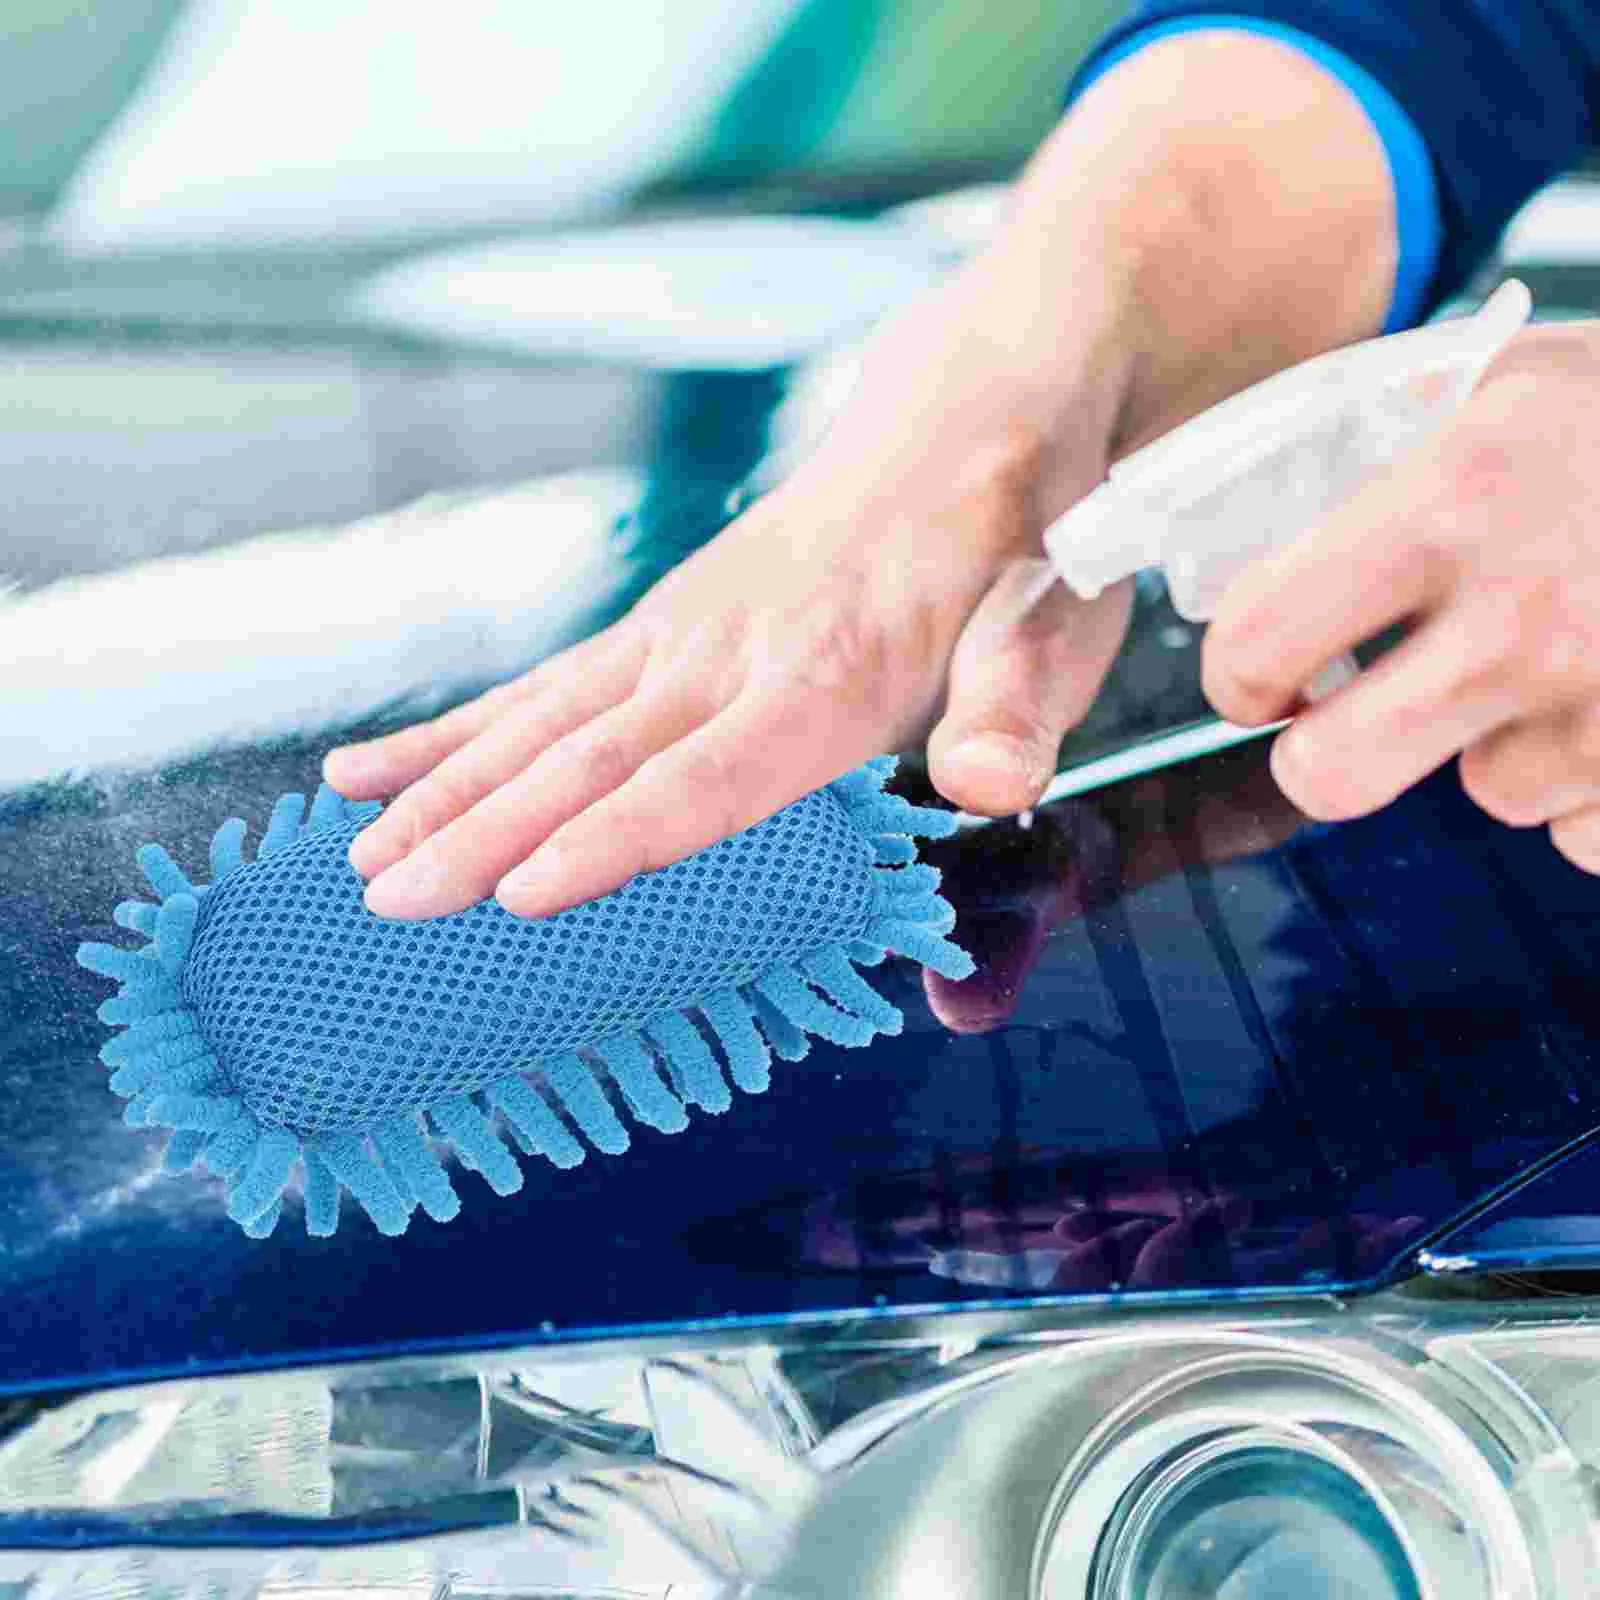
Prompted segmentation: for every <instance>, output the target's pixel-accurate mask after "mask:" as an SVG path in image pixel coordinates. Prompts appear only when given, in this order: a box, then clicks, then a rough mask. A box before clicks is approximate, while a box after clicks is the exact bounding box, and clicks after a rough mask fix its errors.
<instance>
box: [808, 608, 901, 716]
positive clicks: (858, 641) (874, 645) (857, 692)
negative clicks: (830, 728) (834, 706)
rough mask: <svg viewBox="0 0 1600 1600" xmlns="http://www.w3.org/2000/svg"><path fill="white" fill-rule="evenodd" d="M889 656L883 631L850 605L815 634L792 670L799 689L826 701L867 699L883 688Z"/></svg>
mask: <svg viewBox="0 0 1600 1600" xmlns="http://www.w3.org/2000/svg"><path fill="white" fill-rule="evenodd" d="M891 655H892V652H891V650H890V648H889V642H888V639H887V637H886V635H885V633H884V631H883V629H882V628H880V627H879V626H878V625H877V624H876V623H873V622H869V621H868V620H867V619H866V618H864V617H863V616H861V615H860V613H859V612H858V611H857V610H856V608H855V607H854V606H853V605H852V606H846V607H843V608H841V609H839V610H837V611H835V612H834V613H833V614H832V615H831V616H830V617H829V618H828V619H827V621H826V622H824V623H823V624H822V625H821V626H820V627H819V628H818V629H817V630H816V631H815V633H814V634H813V635H812V637H811V639H810V641H809V648H808V649H806V650H804V651H802V652H801V653H800V654H799V655H798V656H797V658H796V659H795V661H794V662H793V664H792V671H793V673H794V677H795V679H796V680H797V682H798V683H799V684H800V685H801V686H802V687H804V688H807V689H811V690H814V691H816V692H817V693H819V694H822V695H825V696H828V697H829V698H834V697H843V696H846V695H848V696H851V697H860V696H863V695H864V696H868V697H870V696H873V695H874V694H876V693H877V692H879V691H880V690H881V689H882V686H883V685H884V683H885V680H886V678H887V675H888V669H889V668H890V667H891V666H892V660H891Z"/></svg>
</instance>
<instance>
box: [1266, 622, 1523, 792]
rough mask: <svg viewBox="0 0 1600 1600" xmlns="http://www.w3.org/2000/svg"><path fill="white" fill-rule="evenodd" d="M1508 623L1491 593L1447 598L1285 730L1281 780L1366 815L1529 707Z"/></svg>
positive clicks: (1275, 761)
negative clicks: (1501, 650) (1507, 665)
mask: <svg viewBox="0 0 1600 1600" xmlns="http://www.w3.org/2000/svg"><path fill="white" fill-rule="evenodd" d="M1505 631H1506V630H1505V618H1504V616H1503V612H1502V608H1501V606H1500V604H1499V603H1498V602H1497V601H1495V600H1494V598H1493V597H1492V596H1490V597H1487V599H1483V598H1469V599H1465V600H1463V601H1462V602H1461V603H1459V604H1456V605H1451V606H1448V607H1447V608H1446V609H1445V610H1444V611H1443V612H1441V613H1440V615H1438V616H1437V617H1435V618H1434V619H1433V620H1432V621H1430V622H1429V623H1427V624H1426V625H1425V626H1424V627H1422V628H1421V629H1419V630H1418V631H1417V632H1416V633H1415V634H1414V635H1413V636H1412V637H1411V638H1410V639H1408V640H1407V641H1406V642H1405V643H1404V644H1402V645H1401V646H1399V647H1398V648H1397V649H1395V650H1393V651H1391V652H1390V653H1389V654H1388V655H1386V656H1384V657H1383V659H1382V660H1381V661H1379V662H1377V663H1376V665H1374V666H1373V667H1371V668H1369V669H1368V670H1367V671H1366V672H1364V673H1362V674H1361V676H1360V677H1358V678H1356V680H1355V681H1354V682H1353V683H1350V684H1349V685H1347V686H1346V687H1345V688H1343V689H1341V690H1339V691H1338V693H1336V694H1334V695H1333V696H1331V697H1330V698H1329V699H1327V700H1323V701H1320V702H1319V703H1318V704H1317V705H1315V706H1313V707H1312V708H1311V709H1310V710H1309V711H1307V712H1305V713H1303V714H1302V715H1301V716H1300V717H1299V718H1297V719H1296V720H1295V722H1294V723H1292V724H1291V725H1290V726H1289V727H1288V728H1286V729H1285V730H1284V731H1283V732H1282V733H1281V734H1279V735H1278V738H1277V741H1276V743H1275V744H1274V746H1273V749H1272V758H1271V760H1272V774H1273V777H1274V778H1275V779H1276V780H1277V782H1278V786H1279V788H1281V789H1282V790H1283V792H1284V794H1285V795H1286V796H1287V797H1288V798H1289V799H1290V800H1291V801H1293V802H1294V804H1295V805H1297V806H1298V807H1299V808H1300V809H1301V810H1302V811H1304V812H1305V813H1306V814H1307V815H1308V816H1311V817H1316V818H1319V819H1320V820H1323V821H1329V822H1333V821H1343V820H1346V819H1348V818H1351V817H1359V816H1365V815H1366V814H1367V813H1369V812H1372V811H1376V810H1377V809H1378V808H1379V807H1381V806H1385V805H1387V804H1388V803H1389V802H1390V801H1391V800H1393V799H1394V798H1395V797H1396V796H1397V795H1399V794H1400V793H1401V792H1402V791H1404V790H1405V789H1408V788H1410V786H1411V785H1412V784H1413V783H1416V782H1418V781H1419V780H1420V779H1422V778H1425V777H1426V776H1427V775H1428V774H1429V773H1430V772H1432V771H1434V770H1435V769H1436V768H1437V767H1440V766H1442V765H1443V764H1444V763H1445V762H1446V761H1448V760H1449V759H1450V758H1451V757H1452V756H1454V755H1456V754H1457V753H1458V752H1459V751H1461V750H1464V749H1466V748H1467V746H1468V745H1471V744H1475V743H1476V742H1477V741H1478V740H1479V739H1481V738H1483V737H1484V736H1485V735H1486V734H1488V733H1489V732H1491V731H1492V730H1493V729H1495V728H1498V727H1500V726H1502V725H1503V724H1505V723H1507V722H1509V721H1511V720H1512V719H1513V718H1514V717H1516V716H1517V715H1518V714H1519V713H1520V712H1521V710H1522V709H1523V707H1522V704H1521V700H1522V696H1521V694H1520V693H1519V690H1518V687H1517V684H1516V681H1515V677H1514V675H1513V674H1512V673H1511V672H1509V671H1507V670H1504V669H1503V668H1502V666H1501V665H1500V658H1499V655H1498V653H1497V652H1498V645H1497V643H1496V641H1498V640H1500V639H1501V638H1502V637H1503V636H1504V634H1505Z"/></svg>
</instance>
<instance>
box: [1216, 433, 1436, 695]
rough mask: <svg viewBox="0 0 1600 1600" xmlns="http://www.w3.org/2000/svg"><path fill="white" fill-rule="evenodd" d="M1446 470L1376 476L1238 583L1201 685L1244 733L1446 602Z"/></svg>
mask: <svg viewBox="0 0 1600 1600" xmlns="http://www.w3.org/2000/svg"><path fill="white" fill-rule="evenodd" d="M1430 472H1431V473H1432V474H1433V476H1429V475H1428V474H1429V473H1430ZM1437 472H1438V469H1437V466H1436V465H1434V463H1433V461H1432V459H1431V458H1430V459H1429V460H1428V461H1426V462H1424V463H1420V464H1418V465H1417V466H1415V467H1410V468H1408V469H1406V470H1404V471H1400V472H1394V473H1389V474H1384V475H1382V476H1380V477H1378V478H1376V479H1374V480H1372V481H1371V482H1370V483H1368V484H1367V485H1366V486H1365V487H1364V488H1363V489H1361V490H1360V491H1359V492H1358V493H1357V494H1356V495H1355V496H1354V498H1353V499H1351V500H1350V501H1349V502H1348V503H1347V504H1346V505H1344V506H1341V507H1340V508H1339V510H1337V511H1336V512H1334V514H1333V516H1332V517H1331V518H1330V519H1329V520H1328V521H1326V522H1325V523H1323V524H1322V526H1320V527H1319V528H1316V529H1314V530H1313V531H1312V532H1310V533H1308V534H1307V535H1305V536H1304V537H1302V538H1300V539H1297V540H1296V541H1295V542H1294V543H1292V544H1290V545H1289V546H1287V547H1286V548H1285V549H1283V550H1280V551H1277V552H1275V553H1274V554H1272V555H1270V556H1267V557H1265V558H1264V559H1263V560H1261V561H1258V562H1255V563H1253V564H1252V565H1250V566H1248V567H1246V568H1245V570H1244V571H1243V572H1242V573H1241V574H1240V575H1239V576H1238V577H1237V578H1236V579H1235V580H1234V582H1233V583H1232V584H1231V585H1230V586H1229V588H1228V589H1227V591H1226V593H1225V594H1224V595H1223V597H1222V600H1221V603H1220V604H1219V605H1218V607H1217V610H1216V614H1215V616H1214V617H1213V618H1212V621H1211V625H1210V627H1209V628H1208V629H1207V631H1206V638H1205V643H1204V645H1203V647H1202V651H1201V684H1202V687H1203V688H1204V690H1205V693H1206V698H1207V699H1208V700H1210V702H1211V704H1212V705H1213V706H1214V707H1215V708H1216V709H1217V711H1218V712H1219V713H1220V714H1221V715H1222V716H1224V717H1226V718H1227V719H1228V720H1229V721H1231V722H1237V723H1240V724H1243V725H1245V726H1247V727H1257V726H1259V725H1260V724H1262V723H1265V722H1275V721H1276V720H1277V719H1278V718H1279V717H1284V716H1288V715H1289V714H1290V713H1291V712H1292V711H1293V710H1294V709H1295V708H1296V706H1297V704H1298V703H1299V700H1300V697H1301V691H1302V689H1303V688H1304V687H1305V686H1306V685H1307V684H1309V683H1310V682H1311V680H1312V679H1313V678H1315V677H1316V675H1317V673H1318V672H1319V671H1321V670H1322V669H1323V668H1324V667H1326V666H1328V665H1329V664H1330V663H1331V662H1333V661H1336V660H1337V659H1338V658H1339V657H1340V656H1342V655H1344V654H1346V653H1347V652H1348V651H1350V650H1352V649H1354V648H1355V646H1356V645H1358V644H1361V643H1363V642H1364V641H1365V640H1368V639H1371V638H1373V637H1374V636H1375V635H1376V634H1379V633H1381V632H1382V631H1383V630H1384V629H1385V628H1387V627H1389V626H1390V625H1391V624H1393V623H1396V622H1401V621H1404V620H1405V619H1406V618H1408V617H1413V616H1415V615H1417V614H1418V613H1419V612H1423V611H1429V610H1433V609H1435V608H1437V607H1438V606H1439V605H1440V604H1441V603H1442V601H1443V600H1444V598H1445V596H1446V595H1447V594H1448V593H1449V591H1450V589H1451V588H1452V587H1453V585H1454V582H1455V569H1454V565H1453V563H1452V562H1451V561H1450V559H1449V558H1448V557H1447V556H1446V555H1445V554H1444V553H1443V551H1442V549H1441V547H1440V546H1439V545H1438V543H1437V542H1436V541H1433V540H1430V539H1429V538H1427V537H1425V536H1424V535H1425V532H1426V530H1427V528H1428V525H1429V520H1430V518H1431V517H1432V516H1433V515H1434V514H1435V507H1436V506H1437V503H1438V497H1437V494H1436V492H1435V491H1434V490H1433V487H1432V486H1433V484H1434V481H1435V478H1436V476H1437Z"/></svg>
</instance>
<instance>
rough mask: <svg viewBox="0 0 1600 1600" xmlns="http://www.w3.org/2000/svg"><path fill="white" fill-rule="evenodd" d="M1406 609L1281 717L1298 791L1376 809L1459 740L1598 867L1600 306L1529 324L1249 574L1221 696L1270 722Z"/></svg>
mask: <svg viewBox="0 0 1600 1600" xmlns="http://www.w3.org/2000/svg"><path fill="white" fill-rule="evenodd" d="M1397 622H1406V623H1409V624H1410V634H1409V637H1408V638H1407V639H1406V640H1405V642H1404V643H1402V644H1401V645H1399V646H1398V647H1397V648H1396V649H1394V650H1393V651H1391V652H1390V653H1389V654H1388V655H1387V656H1385V657H1384V658H1383V659H1382V660H1380V661H1379V662H1377V663H1376V664H1375V665H1373V666H1372V667H1371V668H1370V669H1369V670H1368V671H1366V672H1365V673H1363V674H1362V675H1361V676H1359V677H1358V678H1357V679H1356V680H1355V681H1354V682H1353V683H1350V684H1349V685H1347V686H1346V687H1344V688H1342V689H1340V690H1339V691H1337V692H1336V693H1334V694H1333V695H1331V696H1330V697H1328V698H1327V699H1325V700H1322V701H1320V702H1319V703H1318V704H1317V705H1316V706H1314V707H1313V708H1311V709H1310V710H1307V711H1304V712H1302V713H1301V715H1300V716H1298V717H1297V718H1296V720H1295V722H1294V723H1293V724H1292V726H1290V727H1289V728H1287V729H1286V730H1285V731H1284V732H1283V733H1281V734H1279V735H1278V738H1277V742H1276V744H1275V746H1274V748H1273V752H1272V768H1273V773H1274V776H1275V777H1276V779H1277V781H1278V783H1279V785H1280V786H1281V787H1282V789H1283V791H1284V793H1285V794H1286V795H1287V796H1288V797H1289V798H1290V799H1291V800H1292V801H1294V802H1295V804H1296V805H1298V806H1299V807H1300V808H1301V810H1303V811H1305V812H1306V813H1308V814H1309V815H1311V816H1314V817H1318V818H1321V819H1323V820H1327V821H1335V820H1343V819H1347V818H1353V817H1359V816H1364V815H1366V814H1367V813H1369V812H1372V811H1375V810H1377V809H1379V808H1380V807H1382V806H1384V805H1386V804H1387V803H1388V802H1389V801H1391V800H1393V799H1394V798H1395V797H1396V796H1398V795H1399V794H1400V793H1401V792H1402V791H1404V790H1405V789H1407V788H1409V787H1410V786H1411V785H1412V784H1414V783H1416V782H1417V781H1418V780H1419V779H1421V778H1423V777H1425V776H1426V775H1427V774H1428V773H1429V772H1431V771H1433V770H1434V769H1435V768H1437V767H1439V766H1441V765H1442V764H1443V763H1444V762H1446V761H1448V760H1450V759H1451V758H1452V757H1454V756H1456V755H1458V754H1459V755H1460V757H1461V779H1462V783H1463V785H1464V787H1465V788H1466V790H1467V793H1468V794H1469V795H1471V796H1472V798H1473V799H1474V800H1475V801H1476V802H1477V803H1478V804H1479V805H1481V806H1482V807H1483V808H1484V810H1485V811H1487V812H1488V813H1489V814H1490V815H1491V816H1494V817H1496V818H1498V819H1499V820H1501V821H1502V822H1506V823H1509V824H1511V825H1513V826H1518V827H1522V826H1533V825H1537V824H1548V826H1549V828H1550V835H1551V839H1552V841H1553V842H1554V844H1555V846H1556V848H1557V849H1558V850H1560V851H1561V852H1562V854H1564V855H1565V856H1566V857H1567V858H1568V859H1569V860H1570V861H1572V862H1573V863H1574V864H1575V865H1577V866H1579V867H1582V868H1584V869H1585V870H1587V871H1590V872H1600V322H1574V323H1565V324H1550V325H1545V326H1540V327H1535V328H1531V329H1529V330H1527V331H1526V332H1525V333H1524V334H1522V335H1521V336H1520V337H1519V338H1518V339H1517V340H1516V341H1515V342H1514V343H1513V344H1512V345H1511V347H1510V348H1509V349H1508V350H1507V351H1506V353H1505V354H1504V355H1503V356H1502V357H1501V358H1500V359H1499V361H1497V362H1496V363H1495V365H1494V366H1493V367H1492V368H1491V369H1490V371H1489V372H1488V374H1487V375H1486V376H1485V378H1484V379H1483V381H1482V383H1481V384H1480V385H1479V387H1478V389H1477V391H1476V392H1475V393H1474V395H1473V397H1472V399H1471V400H1470V401H1469V403H1468V405H1467V406H1466V408H1465V409H1464V410H1463V411H1462V412H1461V414H1460V415H1459V416H1458V417H1457V418H1456V419H1455V421H1454V422H1453V423H1452V424H1451V425H1450V426H1449V427H1448V428H1447V429H1446V430H1445V431H1444V432H1443V433H1441V434H1440V435H1439V436H1438V438H1437V439H1435V440H1434V441H1432V442H1431V443H1430V444H1428V445H1427V446H1425V447H1424V448H1423V449H1422V450H1421V451H1419V452H1418V453H1417V454H1416V455H1414V456H1412V457H1409V458H1407V459H1405V460H1402V461H1401V462H1399V463H1397V464H1396V465H1395V466H1394V467H1393V468H1392V469H1390V470H1389V471H1387V472H1386V473H1384V474H1382V475H1381V476H1380V477H1378V478H1376V479H1374V480H1373V481H1372V482H1371V483H1369V484H1367V485H1366V486H1365V487H1364V488H1363V489H1362V490H1361V491H1360V492H1358V493H1357V494H1356V495H1355V496H1354V497H1353V498H1352V499H1351V500H1350V501H1349V502H1348V503H1347V504H1346V505H1344V506H1343V507H1341V508H1340V509H1339V510H1338V511H1337V512H1336V513H1335V514H1334V515H1333V516H1332V517H1331V518H1330V519H1329V520H1328V521H1327V522H1326V523H1325V524H1324V525H1323V526H1322V527H1320V528H1318V529H1316V530H1315V531H1313V532H1311V533H1309V534H1307V535H1306V536H1305V537H1304V538H1302V539H1300V540H1298V541H1297V542H1296V543H1294V544H1293V545H1292V546H1290V547H1289V548H1287V549H1285V550H1283V551H1280V552H1278V553H1276V554H1275V555H1273V556H1271V557H1269V558H1267V559H1266V560H1265V561H1262V562H1260V563H1258V564H1257V565H1256V566H1254V567H1252V568H1251V569H1249V570H1248V571H1246V572H1245V573H1243V574H1242V575H1241V576H1240V577H1239V578H1238V579H1237V580H1236V581H1235V583H1234V584H1233V586H1232V587H1231V588H1230V589H1229V591H1228V592H1227V594H1226V595H1225V596H1224V598H1223V601H1222V603H1221V605H1220V606H1219V608H1218V610H1217V613H1216V616H1215V619H1214V620H1213V622H1212V624H1211V628H1210V631H1209V633H1208V635H1207V638H1206V641H1205V648H1204V657H1203V662H1204V665H1203V678H1204V685H1205V689H1206V693H1207V696H1208V697H1209V698H1210V700H1211V702H1212V704H1213V705H1215V706H1216V708H1217V710H1218V711H1219V712H1221V714H1222V715H1223V716H1225V717H1228V718H1230V719H1231V720H1233V721H1235V722H1240V723H1245V724H1248V725H1259V724H1261V723H1266V722H1271V721H1274V720H1276V719H1277V718H1280V717H1283V716H1286V715H1288V714H1289V713H1290V712H1292V711H1293V710H1294V709H1295V708H1296V706H1297V705H1298V703H1299V700H1300V695H1301V691H1302V689H1303V687H1304V685H1306V684H1307V683H1308V682H1309V681H1310V680H1311V679H1312V678H1313V677H1314V675H1315V674H1316V673H1317V672H1318V671H1319V670H1320V669H1321V668H1322V667H1323V666H1325V665H1326V664H1327V663H1329V662H1330V661H1333V660H1335V659H1336V658H1337V657H1338V656H1340V655H1341V654H1343V653H1344V652H1345V651H1347V650H1349V649H1350V648H1351V647H1352V646H1354V645H1356V644H1358V643H1360V642H1362V641H1363V640H1367V639H1371V638H1372V637H1374V636H1375V635H1377V634H1378V633H1380V632H1381V631H1383V630H1384V629H1385V628H1387V627H1388V626H1390V625H1391V624H1394V623H1397Z"/></svg>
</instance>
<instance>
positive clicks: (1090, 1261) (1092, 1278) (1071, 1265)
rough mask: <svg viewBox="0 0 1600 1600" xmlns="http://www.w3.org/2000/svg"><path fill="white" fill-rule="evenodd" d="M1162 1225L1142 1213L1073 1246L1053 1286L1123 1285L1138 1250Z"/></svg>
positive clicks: (1072, 1287)
mask: <svg viewBox="0 0 1600 1600" xmlns="http://www.w3.org/2000/svg"><path fill="white" fill-rule="evenodd" d="M1161 1226H1162V1225H1161V1223H1159V1222H1157V1221H1156V1220H1155V1218H1153V1217H1139V1218H1136V1219H1135V1220H1134V1221H1132V1222H1121V1223H1118V1224H1117V1225H1116V1226H1115V1227H1112V1228H1108V1229H1107V1230H1106V1231H1105V1232H1104V1233H1102V1234H1100V1235H1098V1236H1097V1237H1096V1238H1094V1239H1090V1240H1088V1241H1086V1242H1085V1243H1083V1244H1079V1245H1074V1246H1072V1248H1071V1249H1069V1250H1068V1251H1067V1252H1066V1253H1065V1255H1063V1256H1062V1258H1061V1261H1060V1263H1059V1265H1058V1266H1057V1267H1056V1270H1055V1275H1054V1278H1053V1279H1052V1281H1051V1284H1050V1287H1051V1288H1052V1289H1063V1290H1070V1289H1076V1290H1079V1291H1089V1290H1095V1289H1115V1288H1119V1287H1121V1285H1123V1284H1124V1283H1126V1282H1127V1280H1128V1274H1129V1273H1130V1272H1132V1270H1133V1268H1134V1265H1135V1263H1136V1262H1137V1261H1138V1259H1139V1252H1140V1251H1141V1250H1142V1249H1143V1248H1144V1246H1145V1244H1146V1242H1147V1241H1148V1240H1149V1239H1150V1238H1151V1237H1152V1236H1153V1235H1154V1234H1155V1233H1157V1232H1158V1231H1159V1230H1160V1228H1161Z"/></svg>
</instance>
